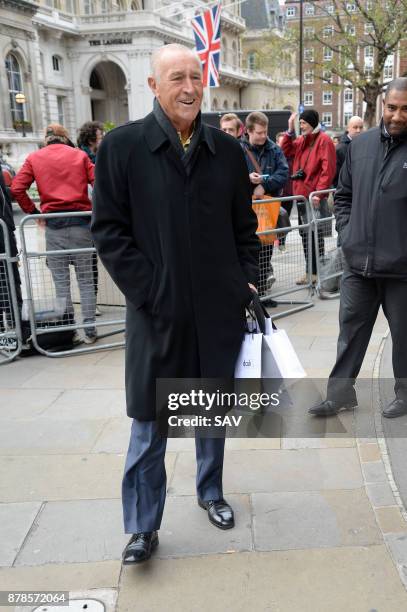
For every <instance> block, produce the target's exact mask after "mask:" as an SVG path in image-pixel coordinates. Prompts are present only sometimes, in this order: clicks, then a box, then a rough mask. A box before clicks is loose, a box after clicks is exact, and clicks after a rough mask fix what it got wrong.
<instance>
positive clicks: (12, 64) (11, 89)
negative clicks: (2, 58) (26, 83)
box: [6, 53, 24, 123]
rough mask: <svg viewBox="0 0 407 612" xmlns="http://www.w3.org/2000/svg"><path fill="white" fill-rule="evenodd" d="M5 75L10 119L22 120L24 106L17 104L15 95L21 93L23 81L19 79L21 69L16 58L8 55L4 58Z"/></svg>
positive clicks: (10, 54)
mask: <svg viewBox="0 0 407 612" xmlns="http://www.w3.org/2000/svg"><path fill="white" fill-rule="evenodd" d="M6 73H7V81H8V93H9V100H10V111H11V119H12V121H13V123H14V122H15V121H23V120H24V104H17V102H16V94H18V93H22V91H23V81H22V78H21V68H20V64H19V63H18V60H17V58H16V56H15V55H14V54H13V53H9V54H8V55H7V57H6Z"/></svg>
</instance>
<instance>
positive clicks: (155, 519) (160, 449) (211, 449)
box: [122, 419, 225, 533]
mask: <svg viewBox="0 0 407 612" xmlns="http://www.w3.org/2000/svg"><path fill="white" fill-rule="evenodd" d="M166 446H167V440H166V438H162V437H161V436H160V434H159V433H158V428H157V423H156V422H155V421H137V420H136V419H134V420H133V424H132V427H131V434H130V443H129V449H128V452H127V458H126V465H125V468H124V476H123V483H122V503H123V520H124V530H125V533H140V532H146V531H154V530H156V529H159V528H160V525H161V519H162V515H163V511H164V503H165V496H166V485H167V476H166V472H165V464H164V456H165V449H166ZM195 450H196V462H197V475H196V488H197V495H198V497H199V499H201V500H203V501H209V500H211V499H215V500H217V499H222V497H223V488H222V471H223V457H224V450H225V438H224V437H223V438H200V437H197V436H196V437H195Z"/></svg>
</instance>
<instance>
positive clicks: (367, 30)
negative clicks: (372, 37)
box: [365, 22, 374, 34]
mask: <svg viewBox="0 0 407 612" xmlns="http://www.w3.org/2000/svg"><path fill="white" fill-rule="evenodd" d="M373 32H374V27H373V23H370V22H368V23H365V34H372V33H373Z"/></svg>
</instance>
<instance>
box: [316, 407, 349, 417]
mask: <svg viewBox="0 0 407 612" xmlns="http://www.w3.org/2000/svg"><path fill="white" fill-rule="evenodd" d="M356 406H357V404H353V405H352V406H350V405H349V406H341V407H340V408H338V410H335V411H332V412H312V408H310V409H309V410H308V414H311V415H312V416H316V417H328V416H336V415H337V414H339V413H340V412H346V411H347V410H352V409H353V408H355V407H356Z"/></svg>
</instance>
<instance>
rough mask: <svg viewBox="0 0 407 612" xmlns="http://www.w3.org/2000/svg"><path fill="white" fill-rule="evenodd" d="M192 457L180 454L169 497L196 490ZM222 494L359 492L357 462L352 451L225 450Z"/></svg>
mask: <svg viewBox="0 0 407 612" xmlns="http://www.w3.org/2000/svg"><path fill="white" fill-rule="evenodd" d="M195 471H196V468H195V458H194V456H193V454H192V453H188V452H180V453H179V456H178V459H177V463H176V465H175V471H174V478H173V480H172V482H171V494H175V495H192V494H193V493H194V491H195ZM223 483H224V491H225V493H258V492H274V491H319V490H325V489H359V488H360V487H361V486H362V485H363V482H362V477H361V473H360V463H359V459H358V454H357V450H356V449H355V448H329V449H300V450H276V451H273V450H269V451H267V450H256V451H244V450H242V451H232V450H231V451H228V452H226V455H225V466H224V477H223Z"/></svg>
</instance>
